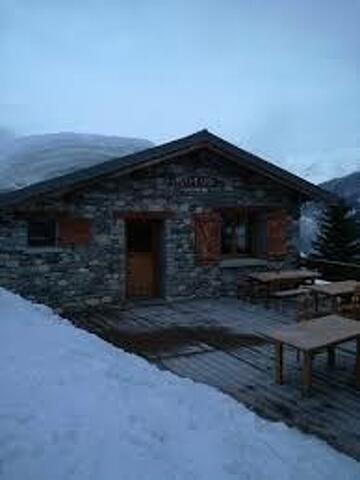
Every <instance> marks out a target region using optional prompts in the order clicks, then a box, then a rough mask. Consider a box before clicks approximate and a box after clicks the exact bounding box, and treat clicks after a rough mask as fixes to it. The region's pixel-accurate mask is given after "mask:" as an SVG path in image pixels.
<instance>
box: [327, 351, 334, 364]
mask: <svg viewBox="0 0 360 480" xmlns="http://www.w3.org/2000/svg"><path fill="white" fill-rule="evenodd" d="M327 352H328V366H329V367H330V368H333V367H335V347H328V348H327Z"/></svg>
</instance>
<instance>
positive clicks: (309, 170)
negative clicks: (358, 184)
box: [279, 147, 360, 184]
mask: <svg viewBox="0 0 360 480" xmlns="http://www.w3.org/2000/svg"><path fill="white" fill-rule="evenodd" d="M279 166H281V167H283V168H285V169H287V170H289V171H290V172H292V173H295V174H296V175H299V176H300V177H302V178H305V179H306V180H308V181H310V182H312V183H315V184H318V183H322V182H325V181H328V180H331V179H333V178H337V177H343V176H344V175H348V174H350V173H352V172H356V171H358V170H360V147H353V148H339V149H334V150H329V151H326V150H325V151H314V152H312V153H311V154H301V155H300V154H299V155H289V156H288V157H287V159H286V160H284V161H283V162H281V163H279Z"/></svg>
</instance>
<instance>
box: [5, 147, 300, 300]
mask: <svg viewBox="0 0 360 480" xmlns="http://www.w3.org/2000/svg"><path fill="white" fill-rule="evenodd" d="M190 176H201V177H203V178H207V179H210V182H205V183H204V184H203V185H202V184H200V185H187V184H186V179H187V178H189V177H190ZM182 179H185V183H184V182H182ZM254 205H256V206H257V207H266V208H274V209H276V208H284V206H286V209H287V212H288V214H289V215H291V216H292V218H293V222H291V223H290V224H289V228H288V232H287V236H288V254H287V256H286V258H285V259H284V261H285V262H286V263H288V264H290V263H294V262H295V261H296V259H297V242H298V217H299V204H298V199H297V197H296V196H295V195H294V193H293V192H291V191H289V190H287V189H286V188H285V187H281V186H279V185H278V184H276V183H273V182H271V181H269V180H267V179H265V178H263V177H261V176H258V175H255V174H252V173H250V172H247V171H245V170H243V169H240V168H239V167H238V166H236V165H235V164H233V163H232V162H230V161H224V159H221V158H219V157H217V156H216V155H215V154H208V155H207V156H205V155H202V156H201V157H199V156H195V155H193V156H191V155H188V156H187V157H185V158H178V159H176V160H173V161H168V162H164V163H160V164H158V165H156V166H153V167H151V168H147V169H143V170H139V171H138V172H137V173H133V174H129V175H127V176H119V177H118V178H117V177H116V176H114V175H113V176H112V177H111V178H105V179H102V180H100V179H99V180H97V181H96V182H94V183H93V184H92V185H88V186H85V187H83V188H81V189H78V190H76V191H74V192H72V193H71V194H69V193H67V194H64V195H59V194H56V195H55V193H54V195H52V196H50V195H47V196H46V197H42V198H38V199H37V200H36V201H32V202H28V203H27V204H24V205H21V208H20V206H19V207H18V211H17V212H11V211H3V212H0V285H1V286H4V287H6V288H9V289H10V290H13V291H16V292H19V293H20V294H22V295H24V296H26V297H28V298H31V299H34V300H36V301H39V302H43V303H46V304H48V305H50V306H53V307H61V308H64V309H79V308H83V307H86V306H92V305H97V304H99V303H104V302H105V303H106V302H109V303H110V302H120V301H122V300H124V298H125V282H126V249H125V223H124V220H123V219H122V218H121V215H119V212H136V211H152V212H155V211H163V210H171V211H172V212H173V215H172V216H171V217H169V218H167V219H165V220H164V228H163V232H164V233H163V235H164V238H163V256H164V259H163V260H164V269H163V276H164V278H163V285H164V287H163V292H162V294H163V296H164V297H166V298H168V299H171V298H177V297H192V296H214V295H233V294H235V290H236V282H237V279H238V278H239V276H241V275H243V274H245V273H247V272H248V271H252V270H254V269H255V268H261V266H256V265H253V266H250V267H249V266H247V267H246V266H244V265H241V264H239V265H238V266H236V265H232V266H231V267H229V266H227V265H226V262H225V263H224V262H222V261H220V262H216V263H215V264H213V265H207V266H202V265H200V264H198V262H197V259H196V255H195V254H194V230H193V224H192V222H193V214H194V213H200V212H206V211H212V209H213V208H216V207H236V206H239V207H243V206H254ZM31 212H43V214H44V215H46V214H47V212H48V214H49V215H50V216H52V215H53V212H56V215H57V214H67V215H72V216H74V217H81V218H87V219H89V221H90V222H91V239H90V242H89V244H88V245H87V246H78V247H64V248H59V247H56V248H29V247H28V246H27V219H26V218H27V216H28V215H30V214H31ZM240 263H241V262H240ZM262 268H263V267H262Z"/></svg>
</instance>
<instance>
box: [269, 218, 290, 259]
mask: <svg viewBox="0 0 360 480" xmlns="http://www.w3.org/2000/svg"><path fill="white" fill-rule="evenodd" d="M287 226H288V217H287V215H286V212H285V211H283V210H278V211H276V212H271V213H269V214H268V216H267V224H266V233H267V252H268V255H270V256H272V255H273V256H282V255H286V253H287V232H286V230H287Z"/></svg>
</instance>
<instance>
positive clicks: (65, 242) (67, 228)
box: [58, 217, 90, 246]
mask: <svg viewBox="0 0 360 480" xmlns="http://www.w3.org/2000/svg"><path fill="white" fill-rule="evenodd" d="M89 240H90V222H89V220H88V219H86V218H69V217H64V218H60V219H59V220H58V244H59V245H60V246H70V245H76V246H85V245H87V244H88V242H89Z"/></svg>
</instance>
